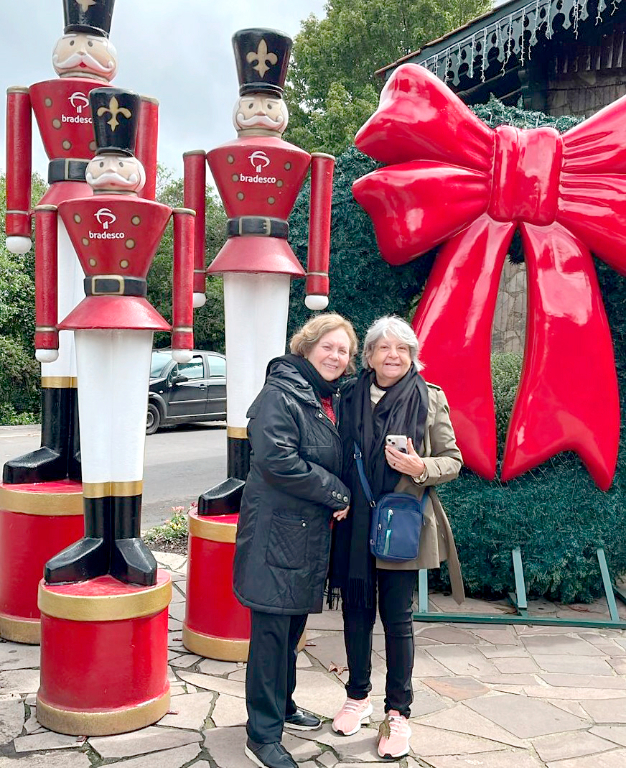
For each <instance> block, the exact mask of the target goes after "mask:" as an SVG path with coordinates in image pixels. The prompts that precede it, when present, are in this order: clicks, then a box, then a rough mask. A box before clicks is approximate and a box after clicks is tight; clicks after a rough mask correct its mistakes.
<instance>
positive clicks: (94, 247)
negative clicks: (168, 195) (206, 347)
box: [35, 194, 194, 349]
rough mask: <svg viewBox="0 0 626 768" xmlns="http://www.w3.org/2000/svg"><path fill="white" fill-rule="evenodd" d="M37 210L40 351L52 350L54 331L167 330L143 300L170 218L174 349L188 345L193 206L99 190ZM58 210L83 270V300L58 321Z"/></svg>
mask: <svg viewBox="0 0 626 768" xmlns="http://www.w3.org/2000/svg"><path fill="white" fill-rule="evenodd" d="M35 215H36V227H37V229H36V232H37V239H36V250H35V278H36V280H35V283H36V285H35V296H36V309H37V329H36V334H35V346H36V347H37V349H56V348H57V347H58V330H88V329H127V330H149V331H167V330H170V328H171V326H170V324H169V323H168V322H167V321H166V320H165V319H164V318H163V317H161V315H160V314H159V313H158V312H157V311H156V310H155V309H154V307H153V306H152V305H151V304H150V303H149V302H148V301H147V299H146V293H147V282H146V277H147V274H148V270H149V268H150V264H151V263H152V259H153V257H154V254H155V253H156V250H157V248H158V246H159V243H160V241H161V238H162V236H163V232H164V231H165V227H166V226H167V223H168V222H169V220H170V217H171V216H172V215H173V217H174V286H173V307H172V309H173V325H174V327H173V328H172V346H173V347H174V348H175V349H192V348H193V306H192V287H193V217H194V214H193V211H189V210H187V209H184V208H175V209H174V210H172V209H171V208H169V207H168V206H166V205H161V204H160V203H155V202H152V201H150V200H143V199H141V198H140V197H137V196H135V195H103V194H98V195H94V196H92V197H87V198H83V199H81V200H69V201H67V202H65V203H61V204H60V205H59V207H58V209H57V208H55V207H54V206H49V205H47V206H37V208H36V209H35ZM57 215H58V216H60V217H61V219H62V221H63V223H64V225H65V227H66V229H67V232H68V235H69V237H70V240H71V241H72V244H73V246H74V248H75V250H76V253H77V254H78V258H79V260H80V263H81V266H82V268H83V270H84V272H85V275H86V277H85V293H86V297H85V298H84V299H83V300H82V302H81V303H80V304H79V305H78V306H77V307H76V308H75V309H73V310H72V311H71V312H70V314H69V315H68V316H67V317H65V318H61V320H62V322H60V323H59V322H58V320H59V318H57V316H56V312H57V310H56V291H57V267H56V246H57V243H56V239H57V235H56V220H57Z"/></svg>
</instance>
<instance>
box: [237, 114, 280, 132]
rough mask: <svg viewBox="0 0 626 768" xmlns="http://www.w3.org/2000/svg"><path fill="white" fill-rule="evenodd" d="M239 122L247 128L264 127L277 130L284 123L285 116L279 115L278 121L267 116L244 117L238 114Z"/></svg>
mask: <svg viewBox="0 0 626 768" xmlns="http://www.w3.org/2000/svg"><path fill="white" fill-rule="evenodd" d="M237 122H238V123H239V125H245V126H246V127H251V126H257V125H264V126H265V127H266V128H274V129H275V128H276V127H277V126H279V125H280V124H281V123H282V122H283V116H282V115H278V118H277V119H276V120H272V118H271V117H268V116H267V115H253V116H252V117H247V118H246V117H244V116H243V115H242V114H241V112H238V113H237Z"/></svg>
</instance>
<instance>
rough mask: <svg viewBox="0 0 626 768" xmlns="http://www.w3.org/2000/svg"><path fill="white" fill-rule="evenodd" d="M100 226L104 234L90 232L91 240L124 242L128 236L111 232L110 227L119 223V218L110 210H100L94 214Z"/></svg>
mask: <svg viewBox="0 0 626 768" xmlns="http://www.w3.org/2000/svg"><path fill="white" fill-rule="evenodd" d="M94 217H95V219H96V221H97V222H98V224H100V226H101V227H102V229H103V231H102V232H92V231H91V230H89V237H90V239H91V240H123V239H124V238H125V237H126V235H125V234H124V233H123V232H109V227H110V226H111V224H114V223H115V222H116V221H117V216H116V215H115V214H114V213H113V211H111V210H110V209H109V208H100V210H99V211H96V212H95V213H94Z"/></svg>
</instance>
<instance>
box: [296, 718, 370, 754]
mask: <svg viewBox="0 0 626 768" xmlns="http://www.w3.org/2000/svg"><path fill="white" fill-rule="evenodd" d="M314 733H315V734H317V735H316V736H314V738H315V741H317V742H319V743H320V744H326V745H327V746H329V747H332V748H333V750H334V751H335V752H336V753H337V755H339V760H340V761H342V760H344V761H348V762H352V761H355V760H356V761H360V762H367V763H371V762H378V761H379V760H380V757H379V756H378V752H377V750H376V745H377V741H376V739H377V736H378V728H376V727H368V726H365V727H363V728H361V730H360V731H357V733H355V734H354V735H353V736H350V737H349V738H346V737H345V736H340V735H339V734H338V733H335V732H334V731H333V730H332V728H331V727H330V724H329V723H325V724H324V725H323V726H322V728H321V729H320V730H319V731H314ZM307 738H308V737H307Z"/></svg>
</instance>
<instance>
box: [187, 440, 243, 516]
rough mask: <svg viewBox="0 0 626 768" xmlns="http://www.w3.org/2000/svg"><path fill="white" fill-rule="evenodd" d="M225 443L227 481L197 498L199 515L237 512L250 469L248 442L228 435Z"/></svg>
mask: <svg viewBox="0 0 626 768" xmlns="http://www.w3.org/2000/svg"><path fill="white" fill-rule="evenodd" d="M226 441H227V462H228V479H227V480H224V481H223V482H222V483H218V485H215V486H213V488H209V490H208V491H205V492H204V493H203V494H202V495H201V496H200V497H199V498H198V514H199V515H232V514H233V513H235V512H239V506H240V504H241V496H242V494H243V487H244V485H245V479H246V477H247V476H248V471H249V469H250V441H249V440H248V439H243V438H237V437H231V436H230V435H228V437H227V439H226Z"/></svg>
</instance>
